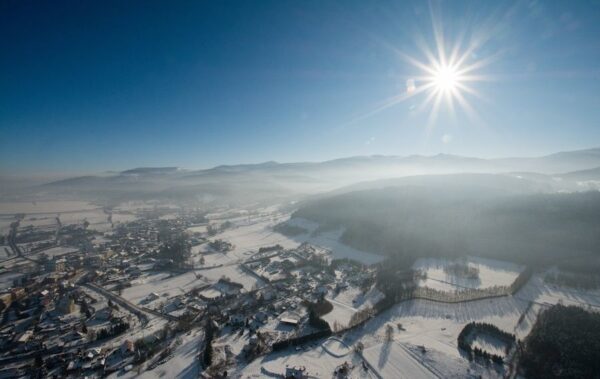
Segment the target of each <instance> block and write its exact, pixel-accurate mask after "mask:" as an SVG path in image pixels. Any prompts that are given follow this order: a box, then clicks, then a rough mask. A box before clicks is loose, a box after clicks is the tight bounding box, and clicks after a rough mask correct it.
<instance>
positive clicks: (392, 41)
mask: <svg viewBox="0 0 600 379" xmlns="http://www.w3.org/2000/svg"><path fill="white" fill-rule="evenodd" d="M497 3H500V2H495V1H472V2H461V1H447V2H442V3H433V5H432V7H431V9H433V10H434V14H438V16H436V17H438V21H439V22H440V23H441V25H442V26H443V29H442V33H443V35H444V39H445V40H446V41H447V42H448V43H452V42H453V41H455V40H457V38H458V36H459V35H460V34H461V33H465V34H466V35H467V36H469V35H475V34H477V33H480V34H484V35H487V36H488V37H489V40H487V41H486V43H485V44H483V45H482V46H480V47H479V48H478V49H476V50H475V51H473V53H472V54H471V55H470V56H469V57H468V59H469V60H470V61H477V60H482V59H486V58H487V57H492V56H493V57H496V54H497V53H501V54H500V55H498V56H497V57H496V58H495V59H494V60H493V61H492V62H491V63H490V64H487V65H485V66H484V67H482V68H481V69H480V70H478V72H477V73H478V75H481V76H485V77H486V78H488V79H493V80H486V81H483V82H477V83H473V84H472V87H473V88H475V89H476V90H477V91H478V92H479V93H480V94H481V95H482V96H481V98H480V97H475V96H472V95H469V97H468V99H469V103H470V104H471V105H472V107H473V108H475V109H476V110H477V113H478V115H479V118H477V119H473V118H470V117H467V113H466V111H464V110H461V109H457V111H456V113H455V117H451V116H450V112H449V110H448V109H447V106H446V105H444V104H445V103H444V104H442V106H441V108H440V112H439V117H437V119H436V121H435V122H433V123H431V124H430V129H429V131H428V130H427V128H426V126H427V125H428V117H429V114H430V113H431V112H430V110H428V108H424V109H421V108H420V107H419V106H420V105H421V104H422V103H423V101H424V98H425V97H426V96H425V95H419V96H415V97H413V98H410V99H408V100H406V101H403V102H400V103H398V104H396V105H395V106H392V107H389V108H387V109H385V110H382V111H380V112H378V113H375V114H371V115H370V116H367V117H364V116H365V115H368V114H370V112H372V111H373V110H374V109H376V108H377V107H378V105H380V104H381V103H382V102H383V101H385V100H386V99H388V98H390V97H392V96H395V95H398V94H401V93H403V92H405V91H406V81H407V79H410V78H413V77H415V76H417V75H419V74H420V71H419V70H418V69H416V68H415V67H414V66H413V65H411V64H409V63H408V62H407V61H406V60H404V59H402V58H400V56H399V55H398V54H397V53H396V52H397V51H400V52H402V53H404V54H407V55H410V56H414V57H416V58H418V59H420V60H423V59H424V56H423V54H422V53H421V51H420V50H419V49H418V44H417V41H418V38H423V39H424V40H425V41H426V42H427V43H428V44H430V45H432V46H433V45H434V38H433V33H432V22H431V19H432V16H431V11H430V7H429V6H428V3H426V2H424V1H416V2H414V3H412V4H411V3H409V2H405V1H402V2H384V1H356V2H346V1H343V2H341V1H340V2H328V1H293V2H292V1H267V0H261V1H240V2H232V1H214V2H204V1H189V2H185V1H173V2H172V1H161V2H154V1H38V2H30V1H17V0H15V1H9V0H7V1H2V2H1V3H0V35H1V36H2V38H1V39H0V171H1V172H4V173H18V172H44V171H48V172H82V171H102V170H110V169H124V168H131V167H136V166H181V167H186V168H201V167H208V166H213V165H217V164H231V163H241V162H260V161H267V160H277V161H282V162H286V161H318V160H325V159H331V158H337V157H342V156H350V155H365V154H386V155H387V154H389V155H408V154H436V153H440V152H441V153H452V154H461V155H470V156H482V157H493V156H511V155H528V156H531V155H539V154H545V153H550V152H554V151H559V150H570V149H578V148H587V147H593V146H600V125H599V122H598V120H600V39H599V38H600V2H599V1H590V2H586V1H537V2H536V1H520V2H516V3H503V4H497ZM416 84H417V88H419V85H420V83H419V81H417V82H416ZM465 95H467V94H465Z"/></svg>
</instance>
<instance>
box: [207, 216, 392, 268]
mask: <svg viewBox="0 0 600 379" xmlns="http://www.w3.org/2000/svg"><path fill="white" fill-rule="evenodd" d="M286 220H289V215H279V214H277V215H262V216H253V217H242V218H237V219H234V221H235V222H234V221H231V220H228V221H231V222H234V225H235V226H234V227H232V228H230V229H227V230H225V231H224V232H222V233H219V234H218V235H217V236H215V237H214V238H215V239H217V238H218V239H223V240H226V241H228V242H230V243H232V244H233V245H234V249H233V250H232V251H230V252H228V253H227V255H228V256H229V257H230V258H231V259H232V260H237V259H243V258H247V257H248V252H249V251H257V250H258V249H259V248H261V247H265V246H273V245H277V244H279V245H281V246H283V247H284V248H286V249H289V248H294V247H297V246H298V245H300V244H301V243H303V242H308V243H310V244H313V245H316V246H319V247H322V248H324V249H326V250H329V251H330V252H331V254H332V256H333V258H350V259H354V260H356V261H358V262H362V263H365V264H374V263H378V262H381V261H382V260H383V259H384V257H382V256H381V255H377V254H373V253H368V252H365V251H360V250H357V249H354V248H352V247H350V246H346V245H344V244H343V243H341V242H339V238H340V236H341V234H342V233H343V230H336V231H330V232H326V233H320V234H319V235H315V236H313V235H311V234H310V233H306V234H302V235H299V236H293V237H288V236H285V235H283V234H280V233H277V232H275V231H273V226H275V225H277V224H278V223H280V222H283V221H286ZM287 222H290V223H292V224H293V225H296V224H301V225H303V227H305V229H307V230H311V231H312V230H314V229H315V228H316V226H315V224H314V223H311V222H310V221H306V220H299V219H293V220H289V221H287Z"/></svg>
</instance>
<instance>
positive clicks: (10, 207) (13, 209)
mask: <svg viewBox="0 0 600 379" xmlns="http://www.w3.org/2000/svg"><path fill="white" fill-rule="evenodd" d="M96 208H98V206H97V205H94V204H91V203H88V202H85V201H37V202H0V214H3V215H14V214H16V213H25V214H43V213H59V212H74V211H84V210H92V209H96Z"/></svg>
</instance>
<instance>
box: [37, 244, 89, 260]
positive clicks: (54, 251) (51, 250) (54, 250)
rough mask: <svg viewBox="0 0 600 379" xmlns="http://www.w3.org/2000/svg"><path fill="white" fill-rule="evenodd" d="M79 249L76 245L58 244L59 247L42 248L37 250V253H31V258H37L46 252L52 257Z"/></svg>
mask: <svg viewBox="0 0 600 379" xmlns="http://www.w3.org/2000/svg"><path fill="white" fill-rule="evenodd" d="M77 251H79V249H78V248H76V247H69V246H57V247H51V248H49V249H44V250H40V251H38V252H36V253H35V254H33V255H31V258H34V259H35V258H36V257H39V256H40V255H42V254H45V255H47V256H48V257H49V258H52V257H55V256H61V255H65V254H69V253H75V252H77Z"/></svg>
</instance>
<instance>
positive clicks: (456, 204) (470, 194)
mask: <svg viewBox="0 0 600 379" xmlns="http://www.w3.org/2000/svg"><path fill="white" fill-rule="evenodd" d="M293 217H299V218H305V219H309V220H312V221H316V222H318V223H319V224H320V225H321V228H322V229H323V230H327V229H332V228H338V227H343V228H344V230H345V231H344V233H343V235H342V237H341V239H342V242H344V243H346V244H348V245H350V246H352V247H355V248H358V249H361V250H364V251H369V252H375V253H378V254H383V255H386V256H388V257H391V258H394V259H395V260H401V261H405V262H410V261H412V260H413V259H414V258H417V257H422V256H426V257H428V256H442V257H450V258H453V257H460V256H464V255H474V256H481V257H489V258H496V259H505V260H510V261H514V262H518V263H523V264H527V265H533V266H534V267H539V266H547V265H559V266H563V265H564V266H565V267H566V266H568V269H570V270H587V271H590V270H594V268H600V254H599V253H600V251H599V250H600V248H599V247H600V233H598V230H600V193H598V192H576V193H535V194H534V193H528V194H514V193H510V192H499V191H497V190H493V189H488V188H486V187H466V186H465V187H464V188H461V187H456V186H454V187H449V188H444V187H443V186H437V187H432V186H404V187H389V188H385V189H374V190H365V191H356V192H350V193H345V194H341V195H336V196H331V197H327V198H321V199H317V200H312V201H310V202H307V203H305V204H303V206H301V207H300V209H299V210H298V211H296V212H295V213H294V216H293ZM565 257H569V258H568V259H565Z"/></svg>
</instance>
